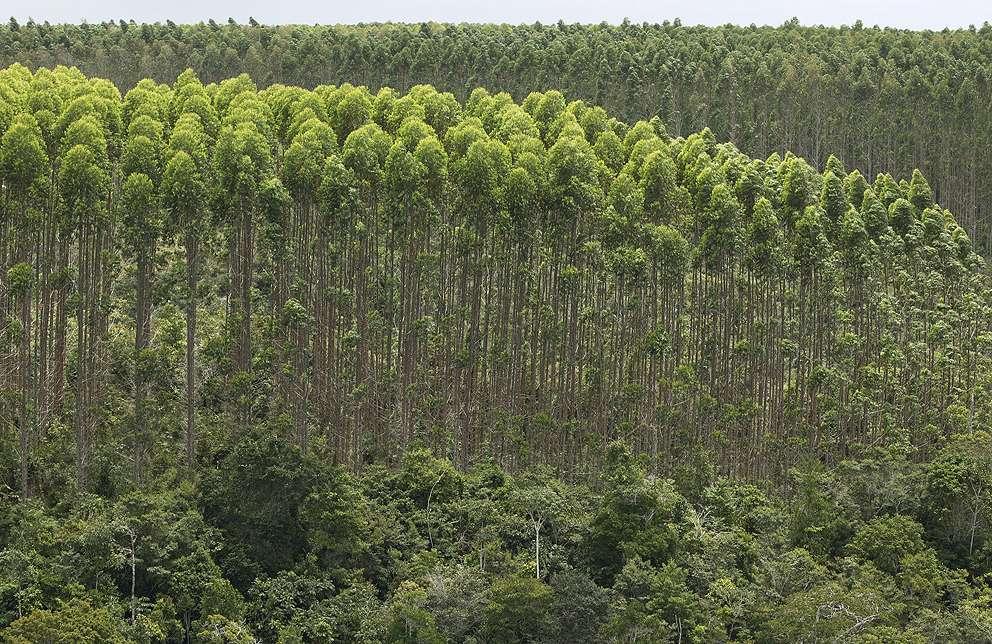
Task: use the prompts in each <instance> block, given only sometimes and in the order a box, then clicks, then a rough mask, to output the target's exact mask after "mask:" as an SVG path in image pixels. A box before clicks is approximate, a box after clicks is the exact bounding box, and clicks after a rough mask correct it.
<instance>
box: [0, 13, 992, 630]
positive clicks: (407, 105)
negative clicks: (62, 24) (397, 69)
mask: <svg viewBox="0 0 992 644" xmlns="http://www.w3.org/2000/svg"><path fill="white" fill-rule="evenodd" d="M32 28H33V29H43V28H42V27H38V26H35V27H32ZM21 29H26V28H20V27H18V29H16V30H14V29H13V27H11V29H10V32H12V33H13V32H16V33H20V31H21ZM66 29H72V28H66ZM80 29H83V30H86V29H93V28H80ZM113 29H118V27H113ZM120 29H121V31H120V32H119V33H124V32H125V31H126V32H127V33H131V31H132V30H131V29H129V28H127V27H126V26H125V27H121V28H120ZM162 29H164V28H162ZM203 29H204V30H205V31H204V32H203V33H205V34H209V33H213V29H212V28H211V29H210V30H207V28H203ZM254 29H256V31H255V32H249V31H248V30H247V29H241V28H238V29H233V28H232V29H227V30H222V33H226V34H228V35H231V34H238V33H241V34H247V33H256V34H261V33H266V32H265V31H264V30H261V29H258V28H254ZM395 29H397V30H399V28H395ZM493 29H494V32H493V33H503V31H506V33H514V32H513V31H510V30H500V29H497V28H493ZM604 29H605V28H604ZM100 30H102V31H99V32H98V33H104V32H106V33H114V32H113V31H112V30H110V29H104V28H102V27H101V28H100ZM134 32H135V33H136V34H140V33H141V30H140V29H139V28H135V29H134ZM192 33H197V32H196V30H195V29H194V30H193V32H192ZM328 33H333V32H328ZM356 33H359V32H356ZM411 33H412V32H411ZM522 33H527V32H526V31H524V32H522ZM534 33H538V32H534ZM590 33H591V32H590ZM606 33H609V31H606ZM741 33H746V30H742V31H741ZM771 33H778V32H771ZM852 33H853V32H852ZM878 33H879V34H882V33H887V32H878ZM971 37H975V38H977V36H974V35H973V36H971ZM79 42H88V41H85V40H82V39H81V40H80V41H79ZM146 44H147V43H146ZM176 58H177V57H176V56H174V55H173V56H170V64H172V63H174V62H175V59H176ZM180 58H181V57H180ZM142 64H143V63H142ZM239 64H240V63H239ZM150 68H152V69H153V67H150ZM356 70H357V71H356V77H357V79H358V80H359V81H363V80H365V79H363V77H362V72H361V69H360V68H356ZM522 77H523V78H526V79H529V81H528V82H533V83H538V82H539V81H538V80H535V79H534V78H532V77H527V76H525V75H524V76H522ZM263 78H264V79H265V80H266V81H267V80H269V78H268V77H266V76H265V75H264V74H263ZM670 127H671V125H670V124H669V123H668V122H667V118H662V117H658V116H655V117H653V118H651V119H649V120H640V121H636V122H633V123H630V122H628V121H626V120H623V119H619V118H617V117H616V116H615V115H612V114H611V113H610V112H608V111H607V110H605V109H603V107H601V106H597V105H594V104H590V103H586V102H584V101H582V100H571V97H568V98H566V96H565V95H563V94H562V93H561V92H559V91H554V90H553V91H547V92H543V93H542V92H533V93H528V94H527V95H526V96H525V97H523V98H522V99H521V100H519V101H515V100H514V98H513V97H512V96H511V95H510V94H508V93H495V94H493V93H490V92H488V91H486V90H484V89H475V90H473V91H472V92H470V93H469V94H468V96H467V97H466V98H464V100H459V98H458V97H456V96H455V95H453V94H451V93H445V92H440V91H438V90H437V89H435V88H433V87H431V86H429V85H416V86H413V87H410V89H409V91H406V92H398V91H395V90H392V89H381V90H378V91H375V92H373V91H370V90H369V89H368V88H367V87H365V86H362V85H359V86H355V85H352V84H349V83H344V84H340V85H328V84H321V85H317V86H315V87H314V88H313V89H304V88H301V87H298V86H287V85H280V84H275V85H270V86H268V87H266V88H264V89H259V86H258V85H257V84H256V82H254V81H253V80H252V79H251V78H250V77H249V76H248V75H239V76H235V77H232V78H229V79H225V80H221V81H220V82H218V83H204V82H203V81H202V80H201V79H200V78H198V76H197V74H196V73H195V72H193V71H192V70H186V71H182V72H181V73H179V74H178V77H177V78H175V79H173V80H172V81H171V82H170V84H160V83H159V82H156V81H155V80H150V79H145V80H140V81H138V82H137V83H136V84H135V85H134V86H133V87H131V88H129V89H128V90H127V92H126V94H124V95H123V96H122V94H121V92H120V91H119V90H118V88H117V86H116V85H115V84H114V83H112V82H110V81H109V80H104V79H100V78H96V77H88V76H86V75H85V74H84V73H83V72H82V71H80V70H79V69H75V68H68V67H54V68H51V69H49V68H44V67H43V68H39V69H37V70H35V71H31V70H29V69H28V68H27V67H25V66H21V65H14V66H11V67H9V68H7V69H5V70H3V71H0V253H2V259H3V271H2V272H0V321H2V327H0V395H2V398H0V414H2V416H0V418H2V428H3V431H2V433H0V510H2V511H0V562H2V563H0V629H3V630H0V636H2V637H3V638H5V640H6V641H11V642H61V641H82V642H90V641H100V642H113V641H139V642H166V641H168V642H191V641H196V642H253V641H264V642H275V641H279V642H326V641H342V642H351V641H356V642H486V643H499V642H561V643H565V642H569V643H571V642H664V641H674V642H690V641H692V642H723V641H726V642H730V641H734V642H796V641H806V642H809V641H841V642H865V643H868V642H912V643H915V642H933V641H940V642H981V641H990V640H992V588H990V582H992V577H990V576H989V575H990V574H992V434H990V433H989V431H990V423H992V418H990V413H992V406H990V404H989V401H990V397H989V391H990V387H992V360H990V358H992V353H990V350H992V347H990V343H992V334H990V328H989V327H990V320H992V317H990V313H992V301H990V297H992V293H990V288H989V287H990V282H989V276H988V272H987V268H986V265H985V261H984V260H983V259H982V257H981V255H980V253H979V252H978V251H977V249H976V248H974V247H973V244H972V241H971V238H970V236H969V235H968V234H967V231H966V230H965V229H964V228H962V227H961V226H960V225H959V224H958V223H957V221H956V219H955V217H954V216H953V215H952V214H951V212H950V211H949V210H947V209H945V208H944V207H943V205H942V202H941V201H940V200H939V199H938V198H937V195H936V194H935V191H934V190H933V189H932V187H931V185H930V184H928V182H927V180H926V179H925V178H924V175H923V174H922V173H920V172H919V171H913V172H911V173H907V174H906V175H905V176H900V175H898V174H897V175H895V176H893V175H892V174H888V173H879V174H877V175H875V176H866V175H865V174H864V173H863V172H861V171H859V170H858V169H855V168H849V167H846V166H845V164H844V163H843V161H842V160H841V159H839V158H838V157H836V156H828V158H827V159H826V160H825V162H824V167H823V170H822V171H820V170H818V169H817V168H816V167H814V166H813V165H810V164H809V163H808V162H807V161H805V160H804V159H803V158H801V157H800V156H796V155H794V154H792V153H786V154H777V153H775V154H771V155H770V156H768V157H767V158H765V159H763V160H762V159H754V158H752V157H751V156H748V155H747V154H745V153H743V152H741V151H740V150H739V149H738V147H737V146H735V145H734V144H733V143H730V142H721V141H720V140H718V138H717V137H716V136H715V135H714V133H713V132H712V131H711V130H709V129H703V130H701V131H700V132H696V133H692V134H689V135H688V136H681V135H679V133H678V132H674V131H671V130H670V129H669V128H670ZM892 127H893V126H889V127H888V129H889V130H890V131H891V129H892ZM958 143H959V144H960V145H964V144H965V142H963V141H962V142H958ZM967 144H968V145H969V146H971V149H972V150H974V149H975V148H976V147H977V146H978V144H977V142H976V141H975V139H974V138H971V139H969V140H968V141H967ZM896 165H898V164H896Z"/></svg>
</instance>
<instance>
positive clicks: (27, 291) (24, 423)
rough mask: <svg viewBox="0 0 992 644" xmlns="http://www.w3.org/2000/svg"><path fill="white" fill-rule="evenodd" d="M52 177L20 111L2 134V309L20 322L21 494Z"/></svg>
mask: <svg viewBox="0 0 992 644" xmlns="http://www.w3.org/2000/svg"><path fill="white" fill-rule="evenodd" d="M48 179H49V161H48V156H47V154H46V152H45V146H44V140H43V138H42V136H41V130H40V128H39V127H38V124H37V121H36V120H35V119H34V117H32V116H31V115H30V114H18V115H17V116H16V117H14V118H12V119H11V122H10V124H9V127H7V128H6V131H5V132H4V134H3V137H2V138H0V181H2V184H3V186H4V193H5V194H4V202H5V204H4V205H5V207H4V225H3V227H2V231H3V237H4V244H3V246H4V247H3V249H2V250H3V260H4V264H5V272H6V275H4V283H3V287H4V288H3V290H4V291H6V293H4V298H5V300H6V301H5V302H4V310H5V311H9V315H10V317H11V318H12V319H16V320H17V324H16V327H14V328H11V326H12V325H11V323H10V322H8V323H7V328H8V333H10V336H11V340H14V341H15V344H16V346H17V348H16V355H17V367H16V374H17V375H16V377H15V378H14V379H13V383H11V384H13V385H14V392H13V396H14V397H15V399H16V403H15V404H14V405H13V407H14V409H13V412H14V413H13V414H12V416H11V417H12V428H13V429H14V430H15V431H16V433H17V435H18V449H19V462H20V486H21V496H22V498H26V497H27V496H28V495H29V493H30V488H29V480H28V477H29V466H30V461H31V444H32V442H34V440H36V438H37V437H36V436H35V435H34V434H35V433H36V430H37V426H38V423H37V416H36V413H37V405H38V403H39V402H40V396H41V393H40V386H41V383H39V382H38V374H37V372H36V366H35V365H34V364H33V363H34V356H33V354H32V338H33V337H34V332H33V328H32V323H33V321H34V320H33V317H34V315H33V311H32V304H33V299H34V297H33V296H34V295H35V293H36V291H37V283H36V282H37V274H38V268H37V266H38V264H39V263H40V262H44V261H46V260H47V258H46V257H44V255H43V254H42V253H43V250H42V249H41V248H39V246H40V244H39V238H40V237H41V230H40V229H41V228H42V226H41V223H42V222H40V221H39V219H40V218H42V217H43V216H44V215H43V214H42V213H43V212H44V205H45V201H46V199H45V198H46V196H47V192H48V190H49V188H50V186H49V185H48V184H49V182H48ZM8 293H9V295H8ZM8 298H9V299H8ZM35 350H37V347H35ZM5 384H6V383H5Z"/></svg>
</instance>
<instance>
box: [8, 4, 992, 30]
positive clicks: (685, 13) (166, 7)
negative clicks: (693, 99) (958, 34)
mask: <svg viewBox="0 0 992 644" xmlns="http://www.w3.org/2000/svg"><path fill="white" fill-rule="evenodd" d="M9 16H14V17H15V18H17V19H18V20H20V21H22V22H23V21H26V20H27V19H28V18H29V17H31V18H33V19H34V20H35V21H37V22H43V21H45V20H47V21H49V22H52V23H56V22H80V21H83V20H86V21H87V22H100V21H102V20H117V19H120V18H123V19H125V20H129V19H134V20H136V21H138V22H156V21H159V22H164V21H165V20H166V19H171V20H173V21H174V22H179V23H190V22H200V21H205V20H207V19H209V18H213V19H215V20H217V21H226V20H227V19H228V18H229V17H231V18H234V19H235V20H237V21H238V22H242V23H243V22H247V20H248V17H249V16H253V17H254V18H255V19H256V20H258V21H259V22H261V23H265V24H278V23H307V24H313V23H355V22H385V21H396V22H420V21H424V20H436V21H441V22H506V23H513V24H519V23H532V22H535V21H540V22H544V23H554V22H557V21H558V20H559V19H562V20H564V21H565V22H584V23H595V22H601V21H606V22H611V23H619V22H621V21H622V20H623V19H624V18H625V17H626V18H630V20H631V21H632V22H662V21H664V20H672V19H674V18H680V19H681V20H682V22H683V23H684V24H706V25H719V24H726V23H735V24H742V25H748V24H752V23H754V24H759V25H765V24H768V25H780V24H782V23H783V22H785V21H786V20H789V19H790V18H792V17H793V16H795V17H797V18H799V21H800V22H801V23H802V24H806V25H818V24H825V25H839V24H851V23H853V22H854V21H855V20H858V19H861V20H862V22H864V24H865V25H866V26H872V25H881V26H892V27H905V28H913V29H942V28H944V27H967V26H968V25H975V26H981V24H982V23H983V22H984V21H986V20H992V5H990V1H989V0H792V1H787V0H653V1H652V0H490V1H488V2H486V1H483V2H479V1H473V0H214V1H208V0H170V1H162V0H157V1H153V2H148V1H142V0H131V1H128V0H75V1H73V0H3V2H0V17H2V19H6V18H7V17H9Z"/></svg>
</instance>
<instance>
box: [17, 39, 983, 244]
mask: <svg viewBox="0 0 992 644" xmlns="http://www.w3.org/2000/svg"><path fill="white" fill-rule="evenodd" d="M15 62H18V63H21V64H24V65H26V66H28V67H29V68H31V69H35V68H37V67H53V66H55V65H75V66H78V67H79V68H80V69H81V70H82V71H83V72H84V73H87V74H91V75H96V76H99V77H102V78H108V79H110V80H112V81H113V82H115V83H116V84H117V86H118V87H119V88H120V89H121V91H122V92H123V91H126V90H127V89H129V88H131V87H132V86H134V85H135V84H136V83H137V82H138V81H139V80H141V79H142V78H145V77H151V78H153V79H154V80H156V81H158V82H172V80H174V79H175V78H176V77H177V75H178V74H179V73H181V72H182V71H183V70H184V69H186V68H187V67H189V68H192V69H193V70H194V71H195V72H196V73H197V74H198V75H199V76H200V78H201V79H202V80H203V81H204V82H219V81H221V80H223V79H225V78H229V77H233V76H236V75H238V74H241V73H243V72H246V73H248V74H249V75H250V76H251V77H252V78H253V79H254V80H255V81H256V82H257V83H258V84H259V86H262V87H264V86H267V85H269V84H271V83H283V84H287V85H300V86H303V87H307V88H313V87H315V86H317V85H321V84H330V83H334V84H341V83H345V82H349V83H352V84H354V85H366V86H368V87H370V88H371V89H372V91H373V92H375V91H377V90H378V89H379V88H380V87H384V86H389V87H393V88H396V89H397V90H398V91H401V92H405V91H406V90H408V89H409V88H410V87H412V86H414V85H417V84H431V85H433V86H435V87H436V88H437V89H438V90H439V91H449V92H452V93H453V94H454V95H455V97H456V98H458V99H459V100H464V99H466V98H467V97H468V95H469V93H470V92H471V91H472V90H473V89H475V88H476V87H485V88H488V89H489V90H490V91H492V92H494V93H495V92H501V91H506V92H509V93H510V94H511V95H512V96H513V97H514V98H515V99H516V100H517V101H522V100H523V99H524V98H525V97H526V96H527V95H528V94H529V93H530V92H532V91H534V90H542V91H546V90H550V89H557V90H559V91H562V92H563V93H564V94H565V95H566V96H568V97H569V98H570V99H583V100H585V101H587V102H589V103H592V104H595V105H600V106H602V107H603V108H605V109H606V110H607V111H608V112H609V113H610V114H611V115H613V116H616V117H617V118H620V119H623V120H626V121H628V122H631V123H632V122H635V121H637V120H639V119H650V118H652V117H653V116H655V115H657V116H659V117H660V118H661V119H662V122H663V123H664V124H665V126H666V128H667V129H668V131H669V133H670V134H672V135H673V136H688V135H689V134H691V133H693V132H697V131H700V130H702V129H703V128H706V127H709V128H710V129H711V130H712V131H713V133H714V134H715V136H716V138H717V140H720V141H730V142H732V143H734V144H735V145H737V147H738V148H740V149H741V150H742V151H744V152H745V153H747V154H750V155H751V156H755V157H758V158H766V157H767V156H768V155H770V154H771V153H773V152H778V153H779V154H785V153H786V152H788V151H791V152H793V153H794V154H798V155H799V156H802V157H804V158H806V159H808V160H809V161H810V162H811V163H812V164H814V165H816V166H817V167H820V168H821V169H822V168H823V164H824V163H825V162H826V159H827V157H828V156H829V155H830V154H833V155H835V156H837V157H838V158H839V159H840V160H841V161H843V162H844V163H846V164H847V165H848V166H850V167H851V168H854V167H856V168H857V169H859V170H860V171H861V173H862V174H864V175H865V176H867V177H874V176H875V175H876V174H878V173H879V172H891V173H893V174H898V175H900V176H908V175H909V174H910V173H911V172H912V170H913V169H915V168H920V169H921V170H922V171H923V172H924V174H926V175H927V177H928V178H929V179H930V181H931V185H932V187H933V189H934V192H935V194H936V196H937V197H938V200H939V201H940V202H941V203H943V204H944V205H945V206H946V207H948V208H950V209H951V210H952V211H954V212H955V213H956V214H957V217H958V223H959V224H960V225H961V226H962V227H963V228H964V229H965V230H966V231H967V232H968V234H969V235H970V236H971V238H972V239H973V240H974V241H975V244H976V247H977V248H978V249H979V252H980V253H982V254H984V255H986V256H988V254H989V253H990V252H992V212H990V211H989V208H988V203H990V201H992V156H990V152H989V150H992V27H990V26H989V25H988V24H987V23H986V24H985V25H982V26H981V28H979V29H968V30H944V31H941V32H915V31H905V30H897V29H879V28H877V27H876V28H867V27H864V26H862V25H860V24H857V25H854V26H852V27H840V28H826V27H802V26H800V25H799V24H798V22H796V21H792V22H789V23H786V24H785V25H783V26H782V27H778V28H773V27H753V26H752V27H738V26H723V27H715V28H711V27H688V26H682V25H681V24H679V23H678V21H676V22H675V23H665V24H662V25H648V24H630V23H624V24H622V25H617V26H611V25H566V24H563V23H559V24H558V25H548V26H545V25H539V24H538V25H533V26H510V25H448V24H435V23H424V24H415V25H402V24H382V25H358V26H346V25H344V26H343V25H337V26H263V25H259V24H257V23H255V22H254V21H251V24H248V25H238V24H235V23H234V22H233V21H230V22H228V23H225V24H216V23H214V22H213V21H211V22H209V23H201V24H197V25H175V24H172V23H167V24H154V25H150V24H135V23H133V22H124V21H120V22H117V23H114V22H108V23H102V24H92V25H86V24H84V25H48V24H39V23H34V22H28V23H26V24H17V22H16V21H11V22H9V23H8V24H7V25H0V65H9V64H12V63H15Z"/></svg>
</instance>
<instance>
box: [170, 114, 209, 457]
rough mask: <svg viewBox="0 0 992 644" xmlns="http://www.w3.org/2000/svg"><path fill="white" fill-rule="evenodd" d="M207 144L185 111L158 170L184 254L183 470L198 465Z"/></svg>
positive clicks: (198, 124) (196, 121)
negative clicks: (198, 352)
mask: <svg viewBox="0 0 992 644" xmlns="http://www.w3.org/2000/svg"><path fill="white" fill-rule="evenodd" d="M208 146H209V139H208V138H207V135H206V133H205V132H204V130H203V125H202V123H201V121H200V116H199V115H198V114H197V113H195V112H185V113H183V114H182V115H180V116H179V119H178V120H177V122H176V123H175V125H174V126H173V129H172V133H171V136H170V139H169V146H168V149H167V150H166V152H165V156H166V161H165V165H164V167H163V170H162V187H161V194H162V203H163V205H164V206H165V207H166V208H167V209H168V211H169V224H170V229H171V230H172V231H174V232H175V233H176V234H177V235H179V237H180V239H181V240H182V244H183V249H184V251H185V255H186V271H185V272H186V293H185V295H186V297H185V310H186V316H185V317H186V374H185V376H186V377H185V380H186V432H185V457H186V467H187V469H189V470H191V469H192V468H193V467H194V464H195V460H196V443H197V434H196V400H197V398H196V365H195V356H196V316H197V299H198V298H197V290H198V285H199V269H200V265H201V262H202V257H201V242H202V240H203V237H204V235H205V231H206V229H207V226H208V222H207V214H208V213H207V212H206V208H205V205H206V204H207V201H208V182H209V157H208V154H209V151H208V150H209V147H208Z"/></svg>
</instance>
